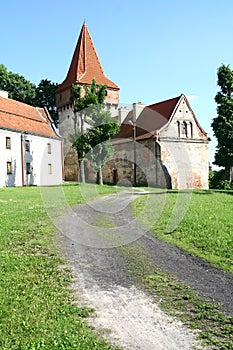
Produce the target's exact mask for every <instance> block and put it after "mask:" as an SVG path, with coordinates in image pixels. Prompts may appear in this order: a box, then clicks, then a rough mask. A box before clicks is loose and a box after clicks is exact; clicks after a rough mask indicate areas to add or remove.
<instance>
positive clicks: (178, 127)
mask: <svg viewBox="0 0 233 350" xmlns="http://www.w3.org/2000/svg"><path fill="white" fill-rule="evenodd" d="M177 130H178V137H180V122H179V120H177Z"/></svg>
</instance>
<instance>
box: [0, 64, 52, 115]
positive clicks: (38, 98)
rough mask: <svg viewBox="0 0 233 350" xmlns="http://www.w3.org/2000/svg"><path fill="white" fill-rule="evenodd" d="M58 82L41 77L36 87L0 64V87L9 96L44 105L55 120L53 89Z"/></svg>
mask: <svg viewBox="0 0 233 350" xmlns="http://www.w3.org/2000/svg"><path fill="white" fill-rule="evenodd" d="M57 86H58V84H56V83H52V82H51V81H50V80H48V79H42V80H41V82H40V83H39V85H38V86H37V87H36V85H35V84H32V83H31V82H30V81H29V80H26V79H25V78H24V77H23V76H22V75H19V74H17V73H12V72H9V71H8V70H7V68H6V67H5V66H4V65H3V64H0V89H1V90H5V91H7V92H8V93H9V98H12V99H14V100H16V101H19V102H23V103H26V104H29V105H31V106H38V107H46V108H47V109H48V111H49V113H50V115H51V117H52V118H53V120H55V121H56V120H57V111H56V105H55V90H56V88H57Z"/></svg>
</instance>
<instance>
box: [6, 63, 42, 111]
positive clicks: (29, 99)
mask: <svg viewBox="0 0 233 350" xmlns="http://www.w3.org/2000/svg"><path fill="white" fill-rule="evenodd" d="M0 89H2V90H6V91H8V93H9V97H10V98H13V99H14V100H17V101H20V102H23V103H27V104H29V105H34V104H35V97H36V86H35V85H34V84H32V83H31V82H30V81H29V80H26V79H25V78H24V77H23V76H22V75H19V74H17V73H12V72H8V71H7V69H6V67H5V66H4V65H3V64H0Z"/></svg>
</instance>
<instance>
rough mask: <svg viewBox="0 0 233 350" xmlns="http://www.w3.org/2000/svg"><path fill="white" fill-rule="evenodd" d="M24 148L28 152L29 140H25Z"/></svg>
mask: <svg viewBox="0 0 233 350" xmlns="http://www.w3.org/2000/svg"><path fill="white" fill-rule="evenodd" d="M25 149H26V151H27V152H30V141H29V140H26V141H25Z"/></svg>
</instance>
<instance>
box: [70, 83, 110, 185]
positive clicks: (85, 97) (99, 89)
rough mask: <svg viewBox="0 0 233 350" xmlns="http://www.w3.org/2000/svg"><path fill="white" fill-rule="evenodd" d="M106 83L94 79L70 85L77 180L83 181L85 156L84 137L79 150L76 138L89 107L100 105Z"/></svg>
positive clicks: (85, 119) (82, 128)
mask: <svg viewBox="0 0 233 350" xmlns="http://www.w3.org/2000/svg"><path fill="white" fill-rule="evenodd" d="M106 90H107V86H106V85H97V84H96V81H95V79H93V80H92V84H91V85H83V86H80V85H76V84H73V85H72V92H71V97H70V102H71V104H72V109H73V112H74V117H73V120H74V141H73V144H74V147H76V149H77V152H78V155H79V158H78V162H79V181H80V182H85V171H84V158H85V153H86V152H85V140H84V139H85V138H83V137H82V138H81V139H80V142H81V145H79V150H78V148H77V145H78V144H77V142H76V141H77V139H79V138H80V137H81V136H82V135H83V134H84V122H85V121H86V122H87V119H88V117H89V114H90V107H92V106H95V105H102V104H103V103H104V99H105V96H106Z"/></svg>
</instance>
